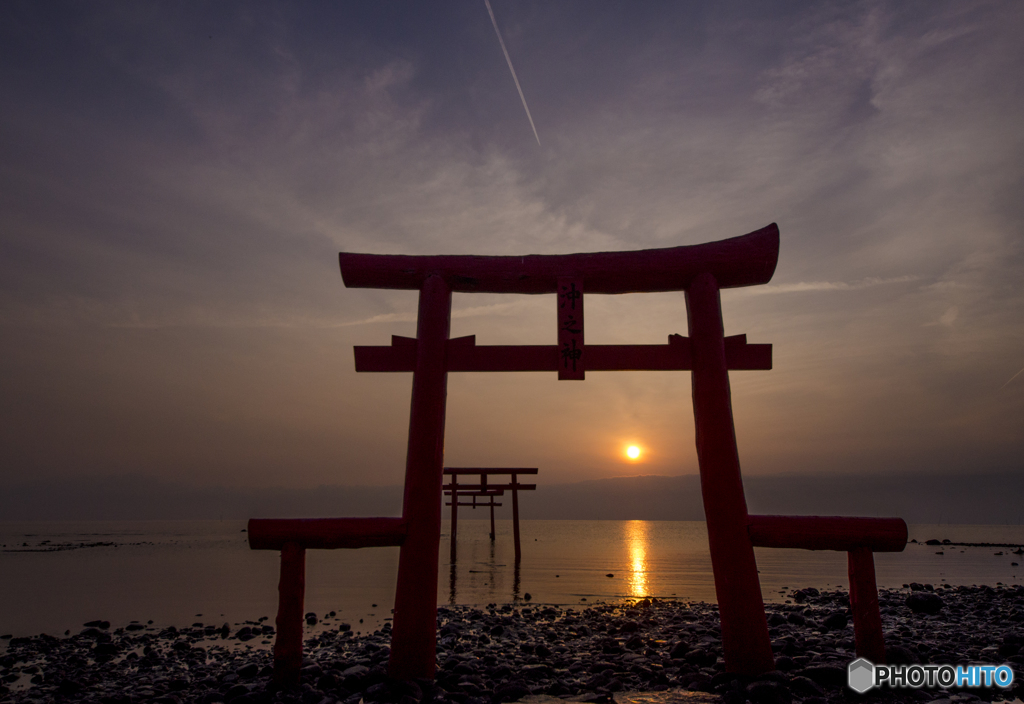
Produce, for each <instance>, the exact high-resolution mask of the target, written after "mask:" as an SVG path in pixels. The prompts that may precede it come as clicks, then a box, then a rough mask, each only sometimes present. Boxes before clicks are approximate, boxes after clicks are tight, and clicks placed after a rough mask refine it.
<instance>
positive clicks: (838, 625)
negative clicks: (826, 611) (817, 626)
mask: <svg viewBox="0 0 1024 704" xmlns="http://www.w3.org/2000/svg"><path fill="white" fill-rule="evenodd" d="M848 621H849V619H848V618H847V616H846V614H844V613H842V612H840V611H837V612H835V613H833V614H830V615H829V616H828V617H826V618H825V620H824V621H822V622H821V625H822V626H824V627H825V628H826V629H827V630H829V631H838V630H841V629H843V628H846V624H847V622H848Z"/></svg>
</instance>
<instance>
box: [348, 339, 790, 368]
mask: <svg viewBox="0 0 1024 704" xmlns="http://www.w3.org/2000/svg"><path fill="white" fill-rule="evenodd" d="M746 338H747V336H746V335H734V336H731V337H727V338H725V363H726V366H727V367H728V368H729V369H731V370H734V371H740V370H754V369H757V370H767V369H771V368H772V346H771V345H750V344H747V339H746ZM354 351H355V360H356V371H357V372H411V371H412V370H413V367H414V366H415V364H416V340H415V338H411V337H398V336H397V335H393V336H392V337H391V345H390V346H388V347H384V346H372V347H371V346H356V347H355V350H354ZM586 354H587V365H586V366H587V369H588V370H589V371H595V372H619V371H690V370H692V369H693V360H692V354H691V350H690V340H689V338H686V337H683V336H681V335H669V337H668V344H667V345H587V347H586ZM447 364H448V371H450V372H557V371H559V369H560V368H561V364H562V357H561V355H560V353H559V348H558V346H557V345H479V346H478V345H477V344H476V336H475V335H469V336H467V337H457V338H455V339H453V340H449V341H448V362H447Z"/></svg>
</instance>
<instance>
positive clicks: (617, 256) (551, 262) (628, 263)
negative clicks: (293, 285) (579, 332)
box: [339, 223, 779, 294]
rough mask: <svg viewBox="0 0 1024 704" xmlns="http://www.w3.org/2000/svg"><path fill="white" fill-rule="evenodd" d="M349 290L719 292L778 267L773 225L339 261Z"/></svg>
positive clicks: (345, 256) (761, 278)
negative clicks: (692, 239) (641, 245)
mask: <svg viewBox="0 0 1024 704" xmlns="http://www.w3.org/2000/svg"><path fill="white" fill-rule="evenodd" d="M339 258H340V262H341V276H342V278H343V279H344V281H345V285H346V286H348V287H349V288H390V289H416V290H418V289H420V288H422V286H423V282H424V281H425V280H426V278H427V277H428V276H431V275H440V276H441V278H443V279H444V281H445V283H446V284H447V285H448V288H449V290H451V291H453V292H456V293H527V294H531V293H555V292H556V291H557V287H558V280H559V279H560V278H564V277H567V276H580V277H583V278H584V279H585V280H586V282H587V283H586V285H587V293H656V292H663V291H682V290H684V289H686V288H688V287H689V285H690V282H691V281H693V279H694V278H695V277H696V276H698V275H699V274H703V273H709V274H711V275H712V276H714V277H715V280H716V281H717V282H718V287H719V288H735V287H738V286H754V285H756V284H764V283H768V281H770V280H771V278H772V275H773V274H774V273H775V266H776V264H777V263H778V261H779V228H778V226H777V225H776V224H775V223H772V224H771V225H768V226H767V227H764V228H761V229H760V230H756V231H754V232H751V233H750V234H747V235H742V236H740V237H733V238H731V239H727V240H720V241H718V242H708V243H705V244H697V245H688V246H682V247H667V248H664V249H645V250H640V251H634V252H595V253H589V254H530V255H527V256H523V257H486V256H452V255H435V256H407V255H398V254H352V253H348V252H342V253H341V255H340V257H339Z"/></svg>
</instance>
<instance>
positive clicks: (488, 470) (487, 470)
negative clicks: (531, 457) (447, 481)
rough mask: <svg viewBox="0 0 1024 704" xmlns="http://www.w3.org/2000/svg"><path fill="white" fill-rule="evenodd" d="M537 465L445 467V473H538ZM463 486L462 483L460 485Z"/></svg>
mask: <svg viewBox="0 0 1024 704" xmlns="http://www.w3.org/2000/svg"><path fill="white" fill-rule="evenodd" d="M537 471H538V470H537V467H511V468H504V469H493V468H483V467H481V468H479V469H478V468H476V467H445V468H444V473H445V474H455V475H461V474H487V475H490V474H537ZM460 486H461V485H460Z"/></svg>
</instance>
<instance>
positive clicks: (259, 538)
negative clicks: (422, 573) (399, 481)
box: [248, 518, 408, 550]
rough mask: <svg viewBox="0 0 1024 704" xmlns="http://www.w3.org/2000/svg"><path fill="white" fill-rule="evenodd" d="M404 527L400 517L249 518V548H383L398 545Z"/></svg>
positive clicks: (402, 535)
mask: <svg viewBox="0 0 1024 704" xmlns="http://www.w3.org/2000/svg"><path fill="white" fill-rule="evenodd" d="M407 527H408V524H407V523H406V521H404V520H403V519H401V518H285V519H278V518H252V519H250V520H249V526H248V536H249V547H250V548H251V549H253V550H282V549H284V546H285V545H286V544H287V543H295V544H297V545H299V546H301V547H302V548H306V549H317V550H337V549H339V548H340V549H353V548H376V547H387V546H391V545H401V544H402V541H403V540H405V534H406V530H407Z"/></svg>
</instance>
